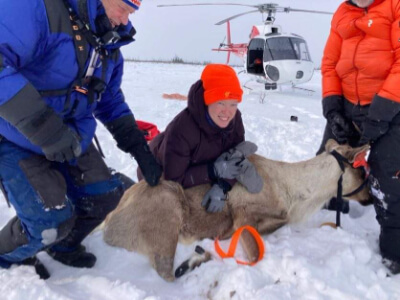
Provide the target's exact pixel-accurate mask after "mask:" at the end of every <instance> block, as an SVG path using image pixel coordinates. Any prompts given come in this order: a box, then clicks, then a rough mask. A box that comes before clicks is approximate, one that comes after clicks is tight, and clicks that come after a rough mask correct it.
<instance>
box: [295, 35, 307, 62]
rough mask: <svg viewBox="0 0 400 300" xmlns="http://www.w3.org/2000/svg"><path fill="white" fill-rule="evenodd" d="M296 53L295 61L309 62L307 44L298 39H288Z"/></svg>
mask: <svg viewBox="0 0 400 300" xmlns="http://www.w3.org/2000/svg"><path fill="white" fill-rule="evenodd" d="M290 41H291V42H292V44H293V48H294V51H295V52H296V55H297V59H300V60H307V61H311V57H310V53H309V52H308V48H307V44H306V42H305V41H304V40H302V39H298V38H290Z"/></svg>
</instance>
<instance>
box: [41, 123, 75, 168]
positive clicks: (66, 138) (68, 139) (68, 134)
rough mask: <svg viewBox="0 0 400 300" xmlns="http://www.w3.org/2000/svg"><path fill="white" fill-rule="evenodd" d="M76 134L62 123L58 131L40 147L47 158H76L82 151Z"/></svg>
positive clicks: (61, 159) (59, 160)
mask: <svg viewBox="0 0 400 300" xmlns="http://www.w3.org/2000/svg"><path fill="white" fill-rule="evenodd" d="M79 140H80V138H79V136H78V134H77V133H76V132H75V131H73V130H72V129H70V128H69V127H68V126H66V125H63V126H62V127H61V128H60V131H59V132H58V133H57V134H55V135H54V136H53V137H50V138H49V140H47V141H46V142H45V143H44V144H43V145H42V146H41V147H42V151H43V153H44V155H45V156H46V158H47V159H48V160H52V161H58V162H64V161H71V160H73V159H74V158H77V157H78V156H80V155H81V153H82V147H81V144H80V142H79Z"/></svg>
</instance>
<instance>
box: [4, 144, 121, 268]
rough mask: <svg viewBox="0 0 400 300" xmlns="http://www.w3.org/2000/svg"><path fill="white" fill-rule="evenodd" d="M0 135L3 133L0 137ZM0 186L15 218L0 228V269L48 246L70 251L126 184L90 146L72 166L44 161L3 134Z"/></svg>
mask: <svg viewBox="0 0 400 300" xmlns="http://www.w3.org/2000/svg"><path fill="white" fill-rule="evenodd" d="M0 138H1V137H0ZM0 183H1V184H0V186H1V188H2V190H3V193H4V195H5V197H6V200H7V201H8V202H9V203H10V204H11V205H12V206H13V207H14V209H15V211H16V216H15V217H14V218H12V219H11V220H10V221H9V222H8V223H7V224H6V225H5V227H4V228H3V229H2V230H1V231H0V267H3V268H8V267H9V266H10V265H11V264H12V263H18V262H21V261H23V260H24V259H26V258H29V257H31V256H33V255H35V254H36V253H37V252H39V251H41V250H43V249H45V248H47V247H52V250H54V251H63V252H68V251H73V250H75V249H76V248H77V247H78V246H79V244H80V243H81V242H82V240H83V239H84V238H85V237H86V236H87V235H88V234H89V233H90V232H91V231H92V230H93V229H94V228H95V227H97V226H98V225H99V224H100V223H101V222H102V221H103V220H104V218H105V217H106V215H107V214H108V213H109V212H110V211H111V210H113V209H114V208H115V207H116V206H117V204H118V202H119V200H120V199H121V197H122V194H123V191H124V188H123V183H122V181H121V177H120V176H119V175H115V174H112V173H111V171H110V169H109V168H108V167H107V166H106V164H105V162H104V161H103V159H102V157H101V155H100V154H99V152H98V151H97V149H96V148H95V147H94V146H93V145H91V146H90V147H89V149H88V150H87V152H86V153H84V154H83V155H82V156H81V157H79V158H78V159H77V160H76V163H75V164H74V165H70V164H68V163H57V162H51V161H48V160H47V159H46V158H45V157H44V156H41V155H37V154H34V153H32V152H30V151H28V150H25V149H23V148H21V147H19V146H17V145H15V144H14V143H11V142H10V141H8V140H6V139H5V138H3V139H2V140H0Z"/></svg>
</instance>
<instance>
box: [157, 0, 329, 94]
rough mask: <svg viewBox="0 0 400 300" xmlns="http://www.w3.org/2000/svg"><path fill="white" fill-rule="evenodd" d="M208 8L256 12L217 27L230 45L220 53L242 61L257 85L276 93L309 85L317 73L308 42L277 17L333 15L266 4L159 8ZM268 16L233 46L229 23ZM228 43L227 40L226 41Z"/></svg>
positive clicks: (195, 4) (221, 45) (221, 46)
mask: <svg viewBox="0 0 400 300" xmlns="http://www.w3.org/2000/svg"><path fill="white" fill-rule="evenodd" d="M200 5H201V6H202V5H204V6H207V5H235V6H245V7H252V8H255V9H254V10H251V11H247V12H243V13H240V14H236V15H234V16H231V17H229V18H226V19H224V20H222V21H220V22H218V23H216V24H215V25H222V24H225V23H226V24H227V42H226V43H224V42H222V43H221V44H220V45H219V47H218V48H214V49H212V50H213V51H218V52H220V51H221V52H227V61H226V64H228V63H229V60H230V54H231V53H232V54H234V55H236V56H238V57H240V58H241V59H242V61H243V63H244V70H245V72H246V73H247V74H249V75H253V76H254V77H255V78H256V81H257V82H260V83H263V84H264V86H265V89H266V90H276V89H277V86H278V85H281V84H291V85H292V87H296V86H295V85H297V84H300V83H304V82H307V81H309V80H310V79H311V78H312V76H313V73H314V63H313V61H312V59H311V55H310V52H309V50H308V46H307V42H306V40H305V39H304V38H303V37H302V36H300V35H298V34H294V33H284V32H282V27H281V26H280V25H276V24H274V23H275V14H276V13H281V12H284V13H289V12H304V13H316V14H328V15H332V14H333V13H331V12H326V11H318V10H306V9H296V8H290V7H281V6H278V4H275V3H266V4H258V5H251V4H238V3H192V4H164V5H158V7H172V6H200ZM257 12H258V13H261V14H263V16H264V14H266V15H267V17H266V18H265V19H264V18H263V23H264V24H262V25H253V26H252V29H251V32H250V35H249V38H250V40H249V41H248V42H247V43H232V42H231V33H230V21H231V20H233V19H236V18H238V17H241V16H244V15H247V14H252V13H257ZM224 41H225V40H224Z"/></svg>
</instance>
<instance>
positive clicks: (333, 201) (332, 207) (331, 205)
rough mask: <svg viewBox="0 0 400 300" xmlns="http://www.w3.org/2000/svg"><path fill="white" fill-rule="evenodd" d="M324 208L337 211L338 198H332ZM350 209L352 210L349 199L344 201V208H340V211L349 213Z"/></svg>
mask: <svg viewBox="0 0 400 300" xmlns="http://www.w3.org/2000/svg"><path fill="white" fill-rule="evenodd" d="M323 208H324V209H327V210H333V211H336V209H337V199H336V198H332V199H331V200H330V201H329V202H328V203H327V204H325V206H324V207H323ZM349 211H350V205H349V201H343V203H342V209H341V210H340V212H341V213H343V214H348V213H349Z"/></svg>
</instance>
